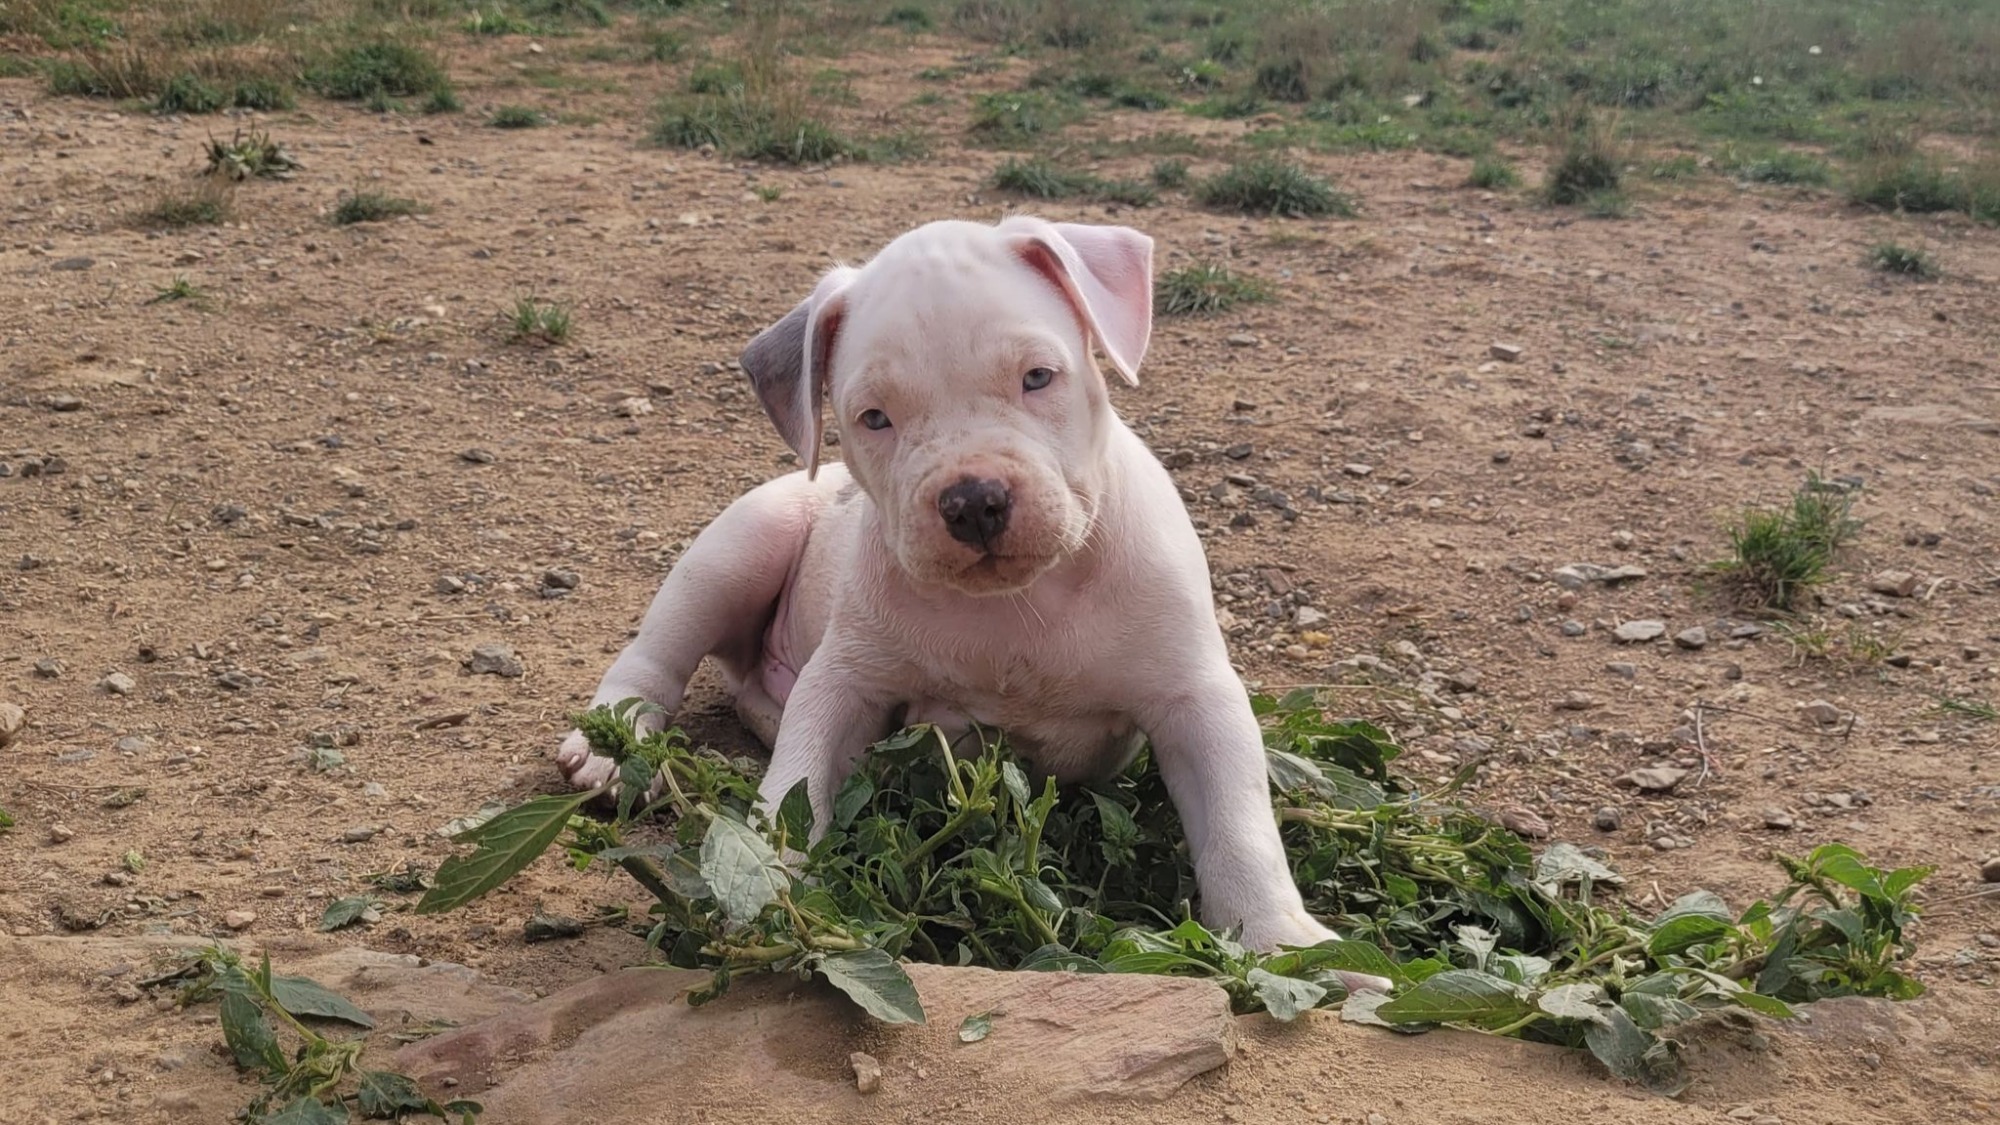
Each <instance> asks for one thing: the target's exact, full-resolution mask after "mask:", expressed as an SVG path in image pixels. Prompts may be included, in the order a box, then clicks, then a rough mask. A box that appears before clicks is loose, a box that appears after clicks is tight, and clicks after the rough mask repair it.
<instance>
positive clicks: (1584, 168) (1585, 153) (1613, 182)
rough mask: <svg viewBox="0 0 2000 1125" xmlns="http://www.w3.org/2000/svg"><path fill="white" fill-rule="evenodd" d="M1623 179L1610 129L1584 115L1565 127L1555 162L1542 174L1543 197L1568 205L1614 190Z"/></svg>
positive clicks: (1557, 204)
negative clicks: (1579, 120)
mask: <svg viewBox="0 0 2000 1125" xmlns="http://www.w3.org/2000/svg"><path fill="white" fill-rule="evenodd" d="M1622 179H1623V175H1622V171H1621V168H1620V160H1619V156H1618V152H1617V149H1616V147H1615V146H1614V145H1613V144H1612V141H1611V134H1610V131H1609V130H1608V129H1606V128H1604V127H1603V126H1601V125H1599V124H1598V123H1597V122H1596V121H1595V120H1593V119H1589V118H1586V119H1584V120H1583V121H1581V122H1579V123H1575V124H1573V125H1571V126H1570V127H1568V128H1567V129H1565V130H1564V133H1563V136H1562V139H1561V144H1560V146H1559V147H1558V149H1557V152H1556V156H1555V159H1554V161H1552V162H1551V163H1550V164H1549V168H1548V171H1547V172H1545V173H1544V174H1543V176H1542V198H1543V199H1545V200H1547V201H1548V202H1550V203H1553V204H1555V205H1556V206H1558V207H1570V206H1574V205H1576V204H1579V203H1587V202H1589V201H1591V200H1592V199H1594V198H1599V197H1601V196H1602V194H1603V193H1605V192H1616V191H1617V190H1618V185H1619V183H1620V181H1621V180H1622Z"/></svg>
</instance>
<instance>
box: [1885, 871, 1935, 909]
mask: <svg viewBox="0 0 2000 1125" xmlns="http://www.w3.org/2000/svg"><path fill="white" fill-rule="evenodd" d="M1936 870H1937V868H1935V867H1898V868H1897V869H1896V870H1894V871H1891V872H1889V875H1888V877H1887V878H1885V879H1883V880H1882V892H1883V893H1884V894H1886V895H1888V896H1889V897H1890V898H1892V899H1895V900H1897V901H1899V902H1900V901H1901V900H1902V898H1903V896H1904V895H1906V894H1908V893H1909V891H1910V888H1911V887H1914V886H1916V885H1917V884H1918V883H1921V882H1923V881H1924V880H1925V879H1928V878H1930V877H1931V874H1932V873H1933V872H1935V871H1936Z"/></svg>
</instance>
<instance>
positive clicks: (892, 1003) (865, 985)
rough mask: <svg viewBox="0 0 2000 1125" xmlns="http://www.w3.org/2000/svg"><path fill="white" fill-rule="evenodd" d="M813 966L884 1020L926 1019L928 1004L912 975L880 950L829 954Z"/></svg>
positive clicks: (916, 1020)
mask: <svg viewBox="0 0 2000 1125" xmlns="http://www.w3.org/2000/svg"><path fill="white" fill-rule="evenodd" d="M813 968H814V969H815V970H816V971H817V972H818V973H819V974H820V975H821V976H823V977H825V978H826V979H827V980H828V981H829V982H830V983H831V984H832V985H833V986H834V987H835V988H838V989H840V990H841V991H842V992H845V993H847V995H848V997H849V998H850V999H852V1000H853V1001H854V1002H855V1003H856V1004H859V1005H861V1008H862V1010H863V1011H865V1012H867V1013H868V1014H869V1015H871V1016H874V1017H875V1018H876V1019H878V1020H881V1021H882V1022H883V1023H922V1022H924V1006H923V1004H922V1003H921V1002H920V1001H918V999H917V986H916V985H915V984H914V983H912V982H911V980H910V974H909V973H907V972H904V971H903V966H901V965H899V964H897V963H896V959H895V958H894V957H891V956H889V954H888V953H886V952H884V951H882V950H880V949H858V950H855V951H854V952H852V953H832V954H828V955H827V956H825V957H822V958H820V959H819V961H817V962H816V963H815V964H814V965H813Z"/></svg>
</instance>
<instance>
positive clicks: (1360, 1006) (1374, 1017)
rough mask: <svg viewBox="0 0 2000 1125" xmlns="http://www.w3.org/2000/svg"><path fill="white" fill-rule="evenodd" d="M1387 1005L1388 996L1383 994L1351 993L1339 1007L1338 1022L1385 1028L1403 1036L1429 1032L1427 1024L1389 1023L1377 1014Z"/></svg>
mask: <svg viewBox="0 0 2000 1125" xmlns="http://www.w3.org/2000/svg"><path fill="white" fill-rule="evenodd" d="M1388 1003H1389V995H1388V993H1385V992H1355V993H1351V994H1349V996H1348V997H1347V999H1346V1000H1345V1001H1343V1002H1342V1003H1341V1005H1340V1020H1341V1022H1342V1023H1361V1024H1367V1025H1368V1026H1370V1027H1386V1028H1388V1029H1389V1030H1391V1031H1400V1032H1402V1033H1403V1034H1405V1035H1415V1034H1418V1033H1420V1032H1424V1031H1429V1030H1430V1026H1429V1025H1428V1024H1421V1023H1391V1022H1390V1021H1388V1020H1386V1019H1383V1018H1382V1017H1381V1015H1380V1014H1379V1013H1380V1012H1381V1010H1382V1009H1383V1007H1385V1006H1386V1005H1387V1004H1388Z"/></svg>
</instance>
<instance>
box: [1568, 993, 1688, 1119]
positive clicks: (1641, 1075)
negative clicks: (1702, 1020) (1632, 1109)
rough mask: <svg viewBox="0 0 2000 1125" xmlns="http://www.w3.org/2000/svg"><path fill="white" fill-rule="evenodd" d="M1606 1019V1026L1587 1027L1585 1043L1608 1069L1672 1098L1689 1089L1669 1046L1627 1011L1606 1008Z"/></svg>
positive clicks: (1595, 1024) (1585, 1026)
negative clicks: (1641, 1025)
mask: <svg viewBox="0 0 2000 1125" xmlns="http://www.w3.org/2000/svg"><path fill="white" fill-rule="evenodd" d="M1603 1015H1604V1019H1603V1022H1601V1023H1589V1024H1585V1025H1584V1028H1583V1042H1584V1045H1585V1046H1588V1047H1589V1048H1590V1053H1591V1054H1593V1055H1595V1056H1597V1061H1599V1062H1601V1063H1603V1064H1604V1066H1605V1069H1607V1070H1609V1071H1610V1072H1611V1073H1613V1074H1615V1075H1617V1076H1618V1077H1620V1078H1623V1079H1625V1080H1626V1081H1628V1082H1638V1083H1640V1084H1642V1085H1644V1086H1645V1087H1646V1088H1647V1089H1650V1090H1652V1091H1654V1092H1655V1093H1659V1094H1665V1095H1667V1096H1668V1097H1672V1096H1674V1095H1675V1094H1678V1093H1680V1092H1681V1091H1682V1090H1685V1089H1687V1084H1688V1079H1687V1075H1686V1074H1685V1072H1684V1071H1683V1070H1682V1068H1681V1063H1680V1057H1679V1056H1678V1055H1676V1054H1674V1050H1673V1047H1672V1046H1671V1045H1670V1044H1669V1043H1667V1042H1666V1041H1664V1040H1661V1039H1658V1038H1656V1037H1655V1036H1654V1035H1653V1034H1652V1033H1651V1032H1649V1031H1647V1030H1645V1029H1644V1028H1641V1027H1640V1026H1639V1025H1638V1024H1636V1023H1633V1022H1632V1017H1630V1016H1628V1015H1626V1014H1625V1010H1624V1009H1623V1008H1605V1009H1603Z"/></svg>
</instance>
